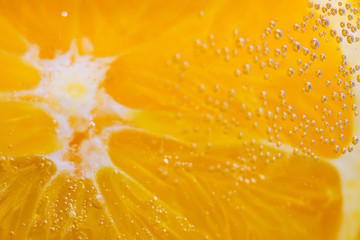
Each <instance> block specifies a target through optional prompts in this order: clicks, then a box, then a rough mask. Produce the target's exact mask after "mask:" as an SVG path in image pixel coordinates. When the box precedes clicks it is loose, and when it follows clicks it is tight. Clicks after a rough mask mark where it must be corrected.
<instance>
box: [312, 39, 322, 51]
mask: <svg viewBox="0 0 360 240" xmlns="http://www.w3.org/2000/svg"><path fill="white" fill-rule="evenodd" d="M310 46H311V48H312V49H314V50H316V49H318V48H319V47H320V42H319V40H317V39H316V38H313V39H311V41H310Z"/></svg>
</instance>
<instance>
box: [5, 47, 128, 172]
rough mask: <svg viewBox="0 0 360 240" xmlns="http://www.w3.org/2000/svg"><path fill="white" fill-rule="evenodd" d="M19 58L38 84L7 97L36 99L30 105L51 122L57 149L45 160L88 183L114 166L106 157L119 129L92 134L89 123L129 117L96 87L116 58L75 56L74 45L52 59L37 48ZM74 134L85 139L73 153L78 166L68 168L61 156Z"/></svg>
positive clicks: (92, 125)
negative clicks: (32, 69) (97, 118)
mask: <svg viewBox="0 0 360 240" xmlns="http://www.w3.org/2000/svg"><path fill="white" fill-rule="evenodd" d="M24 59H25V60H27V61H28V62H30V63H31V64H32V65H33V66H34V67H35V68H37V69H38V70H39V72H40V74H41V81H40V83H39V85H38V87H37V88H35V89H32V90H27V91H18V92H15V93H13V94H12V96H9V98H11V99H13V100H21V99H23V98H24V97H26V96H32V97H35V99H37V100H36V101H33V102H31V103H32V104H33V105H35V106H37V107H39V108H41V109H42V110H43V111H45V112H46V113H47V114H48V115H49V116H51V117H52V119H54V121H55V122H56V132H57V135H58V138H59V139H60V142H61V149H60V150H59V151H57V152H55V153H52V154H49V155H47V156H44V157H46V158H48V159H50V160H52V161H53V162H54V163H55V165H56V167H57V170H58V173H59V172H61V171H69V172H77V174H79V173H80V174H81V175H82V176H83V177H86V178H93V177H94V174H95V173H96V172H97V169H100V168H103V167H106V166H113V164H112V162H111V160H110V157H109V155H108V152H107V140H108V139H109V137H110V135H111V134H112V133H113V132H116V131H119V130H121V129H123V128H124V126H120V125H114V126H110V127H107V128H105V129H102V130H101V132H100V134H99V133H98V134H96V133H95V131H94V129H95V127H96V126H95V123H94V121H93V118H94V117H95V116H105V115H112V116H118V117H120V118H123V119H124V118H126V115H127V114H128V113H129V112H131V110H130V109H128V108H126V107H124V106H122V105H120V104H118V103H117V102H115V101H114V100H113V99H112V98H111V96H109V95H108V94H107V93H106V91H105V89H104V88H102V87H101V83H102V82H103V81H104V80H105V76H106V72H107V71H108V69H109V67H110V64H111V63H112V62H113V61H114V60H115V59H116V58H115V57H105V58H96V57H93V56H91V55H82V56H80V55H79V54H78V50H77V46H76V44H75V42H73V43H72V44H71V47H70V49H69V51H68V52H66V53H64V54H58V55H56V56H55V58H54V59H51V60H47V59H41V58H39V49H38V47H37V46H31V48H30V50H29V51H28V52H27V53H26V54H25V55H24ZM25 99H26V98H25ZM39 99H40V100H39ZM25 102H26V101H25ZM70 119H72V121H70ZM77 132H87V133H88V135H89V137H88V138H87V139H85V140H84V141H82V142H81V144H80V146H78V154H79V156H80V158H81V159H83V161H81V162H80V163H72V162H70V161H67V160H66V159H65V154H67V152H68V151H69V143H70V141H71V140H72V139H73V137H74V134H76V133H77Z"/></svg>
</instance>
